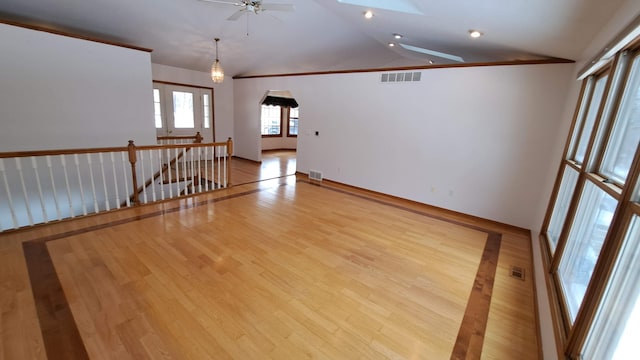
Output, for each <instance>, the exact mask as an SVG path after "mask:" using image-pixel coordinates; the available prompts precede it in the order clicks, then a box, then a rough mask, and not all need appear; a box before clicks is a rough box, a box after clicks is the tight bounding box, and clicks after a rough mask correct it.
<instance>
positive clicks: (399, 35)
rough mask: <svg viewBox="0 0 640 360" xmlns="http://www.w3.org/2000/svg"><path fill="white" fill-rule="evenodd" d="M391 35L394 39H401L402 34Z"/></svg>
mask: <svg viewBox="0 0 640 360" xmlns="http://www.w3.org/2000/svg"><path fill="white" fill-rule="evenodd" d="M393 37H394V38H396V39H402V35H401V34H393Z"/></svg>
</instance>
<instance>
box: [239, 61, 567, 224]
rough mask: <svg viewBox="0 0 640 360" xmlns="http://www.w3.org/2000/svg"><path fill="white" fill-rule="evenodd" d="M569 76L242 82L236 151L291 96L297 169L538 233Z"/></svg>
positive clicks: (448, 74) (511, 73)
mask: <svg viewBox="0 0 640 360" xmlns="http://www.w3.org/2000/svg"><path fill="white" fill-rule="evenodd" d="M572 70H573V65H571V64H555V65H526V66H498V67H471V68H458V69H432V70H424V71H422V81H420V82H410V83H401V84H388V83H385V84H383V83H380V82H379V79H380V73H360V74H336V75H321V76H300V77H280V78H278V77H275V78H259V79H238V80H236V81H235V84H234V85H235V89H234V94H235V95H234V97H235V111H236V124H235V134H236V139H237V147H236V150H237V152H239V151H240V150H239V149H242V150H241V151H242V154H243V155H244V157H247V158H250V159H258V156H259V139H260V135H259V123H258V121H257V120H256V116H257V115H256V114H257V108H258V107H259V105H258V102H259V100H260V98H261V96H262V95H263V94H264V92H265V91H266V90H268V89H288V90H290V91H291V92H292V93H293V94H295V97H296V100H297V101H298V103H299V104H300V120H299V121H300V124H299V129H300V134H299V136H298V162H297V166H298V170H299V171H301V172H308V171H309V170H310V169H313V170H319V171H322V172H323V175H324V177H326V178H328V179H331V180H335V181H339V182H342V183H347V184H350V185H354V186H358V187H363V188H367V189H371V190H374V191H380V192H384V193H388V194H391V195H395V196H399V197H403V198H408V199H411V200H415V201H419V202H423V203H427V204H431V205H435V206H439V207H443V208H446V209H451V210H454V211H459V212H463V213H466V214H471V215H476V216H480V217H483V218H487V219H491V220H496V221H500V222H503V223H507V224H512V225H516V226H520V227H523V228H528V229H535V228H537V227H539V223H538V222H537V221H533V220H534V219H536V211H537V209H538V204H539V201H540V196H541V193H540V191H541V189H540V184H541V183H542V182H543V181H544V180H545V176H546V175H547V169H548V162H549V159H550V156H551V150H552V145H553V144H554V142H555V139H556V136H557V126H558V119H559V118H560V117H561V116H562V115H563V110H564V106H565V103H566V101H565V98H566V94H567V92H568V87H569V84H570V81H569V79H570V77H571V75H572V74H571V72H572ZM315 131H319V136H315V135H314V132H315Z"/></svg>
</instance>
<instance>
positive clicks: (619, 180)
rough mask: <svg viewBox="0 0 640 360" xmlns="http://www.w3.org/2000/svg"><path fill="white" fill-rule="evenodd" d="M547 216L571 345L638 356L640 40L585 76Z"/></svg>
mask: <svg viewBox="0 0 640 360" xmlns="http://www.w3.org/2000/svg"><path fill="white" fill-rule="evenodd" d="M582 94H583V95H582V97H581V99H580V102H579V104H578V106H577V111H576V115H575V121H574V125H573V128H572V130H571V135H570V136H569V139H568V145H567V147H566V149H567V150H566V153H565V154H564V158H563V160H562V164H561V167H560V171H559V172H558V174H559V175H558V179H557V180H556V186H555V190H554V196H553V198H552V199H551V202H550V206H549V210H548V212H547V217H546V219H545V224H544V225H543V228H542V231H541V234H542V235H541V239H542V247H543V250H544V253H545V254H546V256H544V260H545V263H546V266H547V269H546V270H547V273H549V274H550V276H549V278H548V279H547V280H548V281H549V282H550V283H551V284H552V287H551V290H552V291H551V294H550V297H551V300H552V301H553V302H554V303H555V306H552V309H553V313H554V318H555V321H556V322H557V323H558V326H557V327H556V328H557V329H560V330H559V331H558V334H557V335H558V338H560V339H561V343H560V344H559V346H561V348H562V349H561V351H562V352H563V353H564V354H565V355H566V356H568V357H569V358H571V359H578V358H580V359H629V358H636V357H637V354H636V353H637V349H636V347H637V346H635V343H636V342H637V335H638V333H640V180H639V174H638V173H639V169H640V49H633V48H631V49H625V50H624V51H621V52H619V53H618V54H616V56H615V59H613V60H611V61H610V62H609V63H608V64H606V65H605V69H604V70H601V71H599V72H597V73H596V74H594V75H591V76H589V77H587V78H585V80H584V82H583V92H582Z"/></svg>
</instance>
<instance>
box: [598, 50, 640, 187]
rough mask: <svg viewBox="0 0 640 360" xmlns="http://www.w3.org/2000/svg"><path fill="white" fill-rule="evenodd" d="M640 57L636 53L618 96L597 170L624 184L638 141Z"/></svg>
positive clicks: (639, 129)
mask: <svg viewBox="0 0 640 360" xmlns="http://www.w3.org/2000/svg"><path fill="white" fill-rule="evenodd" d="M639 67H640V57H638V56H636V58H635V60H634V62H633V67H632V69H631V78H630V79H629V81H628V85H627V86H626V89H625V91H624V95H623V96H622V102H621V104H620V110H619V111H618V114H617V116H616V119H615V121H614V124H613V130H612V133H611V136H610V137H609V142H608V144H607V149H606V151H605V153H604V158H603V161H602V166H601V168H600V173H602V174H603V175H604V176H606V177H607V178H609V179H610V180H612V181H614V182H617V183H618V184H624V183H625V181H626V179H627V175H628V173H629V168H630V167H631V161H632V160H633V155H634V154H635V152H636V149H637V147H638V142H639V141H640V69H639Z"/></svg>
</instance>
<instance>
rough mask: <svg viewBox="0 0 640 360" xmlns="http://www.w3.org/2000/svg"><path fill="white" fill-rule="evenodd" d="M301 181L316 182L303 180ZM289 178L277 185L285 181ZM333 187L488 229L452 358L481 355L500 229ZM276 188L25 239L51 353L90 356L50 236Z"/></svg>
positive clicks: (58, 356) (67, 356)
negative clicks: (53, 255) (52, 253)
mask: <svg viewBox="0 0 640 360" xmlns="http://www.w3.org/2000/svg"><path fill="white" fill-rule="evenodd" d="M297 182H298V183H306V184H310V185H316V184H313V183H310V182H308V181H304V180H298V181H297ZM285 185H287V184H286V183H283V184H279V185H278V186H277V187H281V186H285ZM320 187H322V188H324V189H327V190H332V191H335V192H339V193H343V194H347V195H350V196H354V197H357V198H360V199H364V200H368V201H372V202H375V203H378V204H381V205H385V206H391V207H394V208H397V209H401V210H404V211H409V212H411V213H414V214H418V215H422V216H426V217H429V218H432V219H436V220H441V221H445V222H447V223H450V224H453V225H456V226H462V227H465V228H468V229H473V230H477V231H481V232H485V233H487V235H488V236H487V241H486V244H485V248H484V251H483V254H482V258H481V261H480V265H479V266H478V271H477V273H476V278H475V280H474V285H473V288H472V290H471V295H470V296H469V299H468V302H467V307H466V309H465V314H464V317H463V320H462V323H461V325H460V330H459V332H458V336H457V339H456V343H455V345H454V349H453V352H452V354H451V359H456V360H457V359H479V358H480V354H481V353H482V345H483V342H484V334H485V330H486V325H487V318H488V316H489V308H490V305H491V295H492V292H493V282H494V279H495V273H496V268H497V265H498V256H499V253H500V244H501V241H502V234H500V233H497V232H494V231H491V230H488V229H484V228H482V227H479V226H477V225H473V224H468V223H464V222H461V221H456V220H453V219H448V218H445V217H441V216H437V215H433V214H429V213H427V212H423V211H420V210H416V209H412V208H409V207H406V206H402V205H399V204H394V203H392V202H388V201H384V200H381V199H377V198H372V197H368V196H366V195H362V194H357V193H354V192H350V191H347V190H343V189H338V188H333V187H328V186H321V185H320ZM269 189H272V188H263V189H254V190H249V191H245V192H241V193H237V194H231V195H227V196H223V197H220V198H215V199H208V200H204V201H199V202H194V203H191V204H188V205H179V206H175V207H172V208H169V209H163V210H159V211H155V212H151V213H148V214H143V215H137V216H133V217H130V218H126V219H121V220H116V221H112V222H108V223H104V224H99V225H94V226H89V227H86V228H82V229H78V230H73V231H68V232H64V233H61V234H55V235H50V236H46V237H42V238H38V239H34V240H30V241H26V242H24V243H23V244H22V247H23V251H24V255H25V260H26V263H27V268H28V270H29V280H30V283H31V287H32V290H33V297H34V300H35V302H36V308H37V313H38V320H39V322H40V328H41V331H42V337H43V339H44V343H45V348H46V351H47V358H48V359H65V360H66V359H88V358H89V357H88V355H87V352H86V349H85V347H84V344H83V342H82V338H81V337H80V333H79V331H78V328H77V325H76V323H75V321H74V320H73V315H72V313H71V309H70V307H69V304H68V302H67V299H66V297H65V295H64V292H63V290H62V284H61V283H60V279H59V278H58V276H57V274H56V271H55V267H54V266H53V261H52V260H51V256H50V254H49V251H48V250H47V242H49V241H53V240H58V239H63V238H66V237H69V236H73V235H79V234H83V233H88V232H91V231H96V230H100V229H104V228H108V227H111V226H117V225H122V224H126V223H130V222H134V221H138V220H143V219H148V218H152V217H155V216H160V215H164V214H170V213H174V212H178V211H181V210H186V209H191V208H195V207H198V206H202V205H207V204H211V203H216V202H220V201H224V200H229V199H234V198H237V197H241V196H246V195H250V194H253V193H257V192H261V191H265V190H269Z"/></svg>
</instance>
